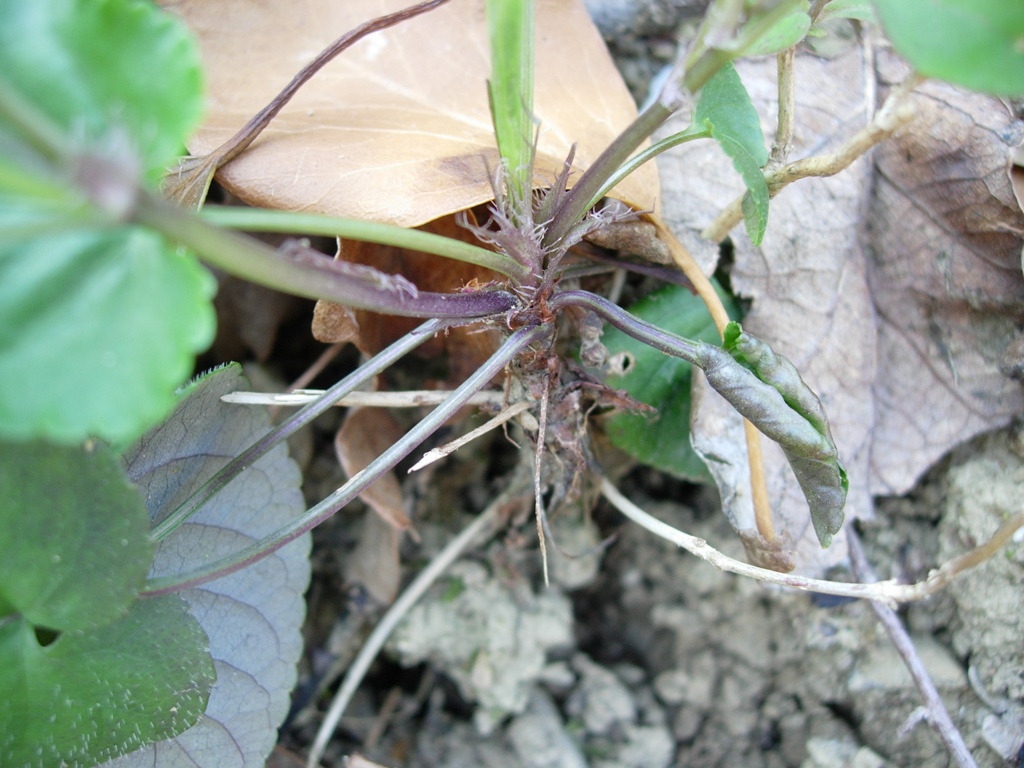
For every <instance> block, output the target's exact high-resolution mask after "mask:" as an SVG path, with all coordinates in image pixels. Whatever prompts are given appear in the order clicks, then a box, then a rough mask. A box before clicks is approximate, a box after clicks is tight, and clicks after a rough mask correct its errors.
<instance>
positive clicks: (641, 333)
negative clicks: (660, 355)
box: [548, 291, 702, 365]
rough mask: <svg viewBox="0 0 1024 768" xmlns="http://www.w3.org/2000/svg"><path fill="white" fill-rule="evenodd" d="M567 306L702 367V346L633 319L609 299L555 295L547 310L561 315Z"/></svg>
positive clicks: (573, 293) (571, 293)
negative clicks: (579, 308) (583, 310)
mask: <svg viewBox="0 0 1024 768" xmlns="http://www.w3.org/2000/svg"><path fill="white" fill-rule="evenodd" d="M568 306H575V307H583V308H584V309H589V310H590V311H591V312H593V313H594V314H596V315H597V316H598V317H601V318H603V319H604V320H605V321H606V322H607V323H609V324H611V325H613V326H614V327H616V328H618V329H619V330H620V331H622V332H623V333H625V334H628V335H629V336H632V337H633V338H634V339H636V340H637V341H642V342H643V343H644V344H647V345H648V346H650V347H654V348H655V349H657V350H659V351H661V352H664V353H665V354H666V355H672V357H679V358H682V359H683V360H685V361H686V362H688V363H692V364H694V365H701V363H702V358H701V357H700V356H699V353H698V349H699V347H700V345H698V344H697V343H695V342H693V341H690V340H689V339H684V338H682V337H681V336H676V335H675V334H672V333H667V332H666V331H663V330H661V329H660V328H659V327H658V326H656V325H652V324H651V323H648V322H647V321H645V320H641V319H640V318H638V317H634V316H633V315H631V314H630V313H629V312H627V311H626V310H624V309H623V308H622V307H620V306H618V305H617V304H613V303H612V302H610V301H608V299H605V298H602V297H601V296H598V295H597V294H594V293H591V292H590V291H562V292H561V293H558V294H555V296H554V297H553V298H552V299H551V300H550V301H549V302H548V308H549V309H550V310H551V311H552V312H558V310H560V309H562V308H563V307H568Z"/></svg>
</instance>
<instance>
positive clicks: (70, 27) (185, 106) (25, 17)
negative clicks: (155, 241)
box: [0, 0, 202, 183]
mask: <svg viewBox="0 0 1024 768" xmlns="http://www.w3.org/2000/svg"><path fill="white" fill-rule="evenodd" d="M0 18H2V19H3V24H0V72H2V73H3V77H4V78H5V79H6V80H7V81H8V82H9V83H10V84H11V85H13V86H14V88H15V89H16V90H17V91H19V92H20V93H21V94H22V96H24V97H25V98H28V99H31V101H32V102H33V103H34V104H35V105H36V107H37V108H39V109H41V110H42V111H43V112H44V113H45V114H46V115H47V116H49V117H50V118H51V119H52V120H53V121H54V122H55V123H56V124H57V125H58V126H60V127H61V128H63V129H64V130H65V131H66V132H67V135H68V136H70V137H73V138H74V140H75V141H78V142H81V143H85V144H92V143H95V142H97V141H98V142H99V144H100V145H101V146H103V145H106V148H107V149H108V150H110V151H117V152H123V151H125V150H130V151H131V152H132V153H133V154H135V155H137V157H138V160H139V162H140V165H141V169H142V170H143V171H144V172H145V175H146V177H147V179H148V180H149V181H150V182H152V183H155V182H157V181H158V180H159V179H160V177H161V176H162V175H163V172H164V170H165V169H166V168H167V167H168V166H169V165H170V164H171V162H172V161H173V160H174V159H175V158H176V157H177V156H178V155H180V154H181V150H182V147H183V144H184V139H185V138H186V136H188V134H189V133H191V132H192V131H193V130H194V129H195V128H196V127H197V126H198V124H199V118H200V116H201V114H202V76H201V67H200V59H199V52H198V48H197V46H196V44H195V43H194V42H193V40H192V38H191V36H190V35H189V33H188V32H187V30H186V28H185V26H184V25H183V24H182V23H181V22H180V21H178V20H177V19H176V18H175V17H173V16H171V15H170V14H168V13H166V12H164V11H162V10H160V9H159V8H156V7H155V6H154V5H153V4H152V3H148V2H140V1H139V0H35V1H34V2H24V1H23V0H0ZM114 144H116V146H114Z"/></svg>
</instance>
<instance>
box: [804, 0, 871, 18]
mask: <svg viewBox="0 0 1024 768" xmlns="http://www.w3.org/2000/svg"><path fill="white" fill-rule="evenodd" d="M829 19H856V20H857V21H863V22H867V23H870V22H873V21H875V12H874V10H873V8H872V7H871V0H831V2H829V3H827V4H826V5H825V7H824V8H822V9H821V13H819V14H818V18H817V19H816V20H815V24H822V23H823V22H825V21H828V20H829Z"/></svg>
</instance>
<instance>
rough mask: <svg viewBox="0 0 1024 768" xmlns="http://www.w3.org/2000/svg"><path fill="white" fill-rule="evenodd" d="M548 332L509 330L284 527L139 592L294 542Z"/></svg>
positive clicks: (227, 568) (225, 570)
mask: <svg viewBox="0 0 1024 768" xmlns="http://www.w3.org/2000/svg"><path fill="white" fill-rule="evenodd" d="M549 333H551V329H550V328H549V327H547V326H539V325H534V326H526V327H524V328H520V329H519V330H517V331H516V332H514V333H513V334H512V335H511V336H509V338H508V339H506V340H505V343H504V344H502V345H501V347H500V348H499V349H498V350H497V351H496V352H495V353H494V354H493V355H491V356H490V358H488V359H487V361H486V362H485V363H484V364H483V365H481V366H480V367H479V368H477V370H476V371H474V372H473V374H472V375H471V376H470V377H469V378H468V379H466V380H465V381H464V382H463V383H462V385H461V386H460V387H459V388H458V389H456V390H455V391H454V392H453V393H452V395H451V397H449V398H448V399H447V400H445V402H443V403H442V404H441V405H439V406H438V407H437V408H435V409H434V410H433V411H431V412H430V414H429V415H428V416H427V417H426V418H424V419H423V420H422V421H420V422H419V423H418V424H417V425H416V426H414V427H413V428H412V429H410V430H409V431H408V432H406V433H405V435H403V436H402V438H401V439H399V440H398V441H396V442H395V443H394V444H393V445H392V446H391V447H390V448H388V449H387V450H386V451H384V453H382V454H381V455H380V456H378V457H377V458H376V459H374V460H373V461H372V462H371V463H370V464H369V465H368V466H367V467H366V468H365V469H363V470H362V471H361V472H358V473H356V474H355V475H353V476H352V477H351V478H349V480H348V482H347V483H345V484H344V485H343V486H341V488H339V489H338V490H337V491H335V492H334V493H332V494H331V495H330V496H328V497H327V498H326V499H324V500H323V501H321V502H320V503H319V504H317V505H316V506H315V507H312V508H310V509H309V510H307V511H306V513H305V514H304V515H302V516H301V517H299V518H296V520H295V521H293V522H292V523H291V524H289V525H288V526H286V527H284V528H282V529H281V530H279V531H277V532H276V533H273V534H271V535H270V536H267V537H266V538H263V539H261V540H260V541H258V542H256V543H255V544H253V545H251V546H249V547H246V548H245V549H243V550H241V551H240V552H236V553H235V554H233V555H229V556H228V557H225V558H222V559H220V560H217V561H214V562H212V563H208V564H207V565H205V566H203V567H202V568H199V569H197V570H195V571H190V572H188V573H183V574H174V575H171V576H162V577H160V578H156V579H150V580H149V581H147V582H146V586H145V588H144V590H143V592H142V594H144V595H146V596H154V595H161V594H166V593H168V592H177V591H180V590H183V589H189V588H191V587H195V586H198V585H200V584H205V583H206V582H208V581H213V580H214V579H219V578H220V577H221V576H226V575H228V574H229V573H234V572H235V571H238V570H241V569H242V568H245V567H246V566H248V565H251V564H252V563H255V562H257V561H258V560H261V559H263V558H264V557H266V556H267V555H270V554H272V553H273V552H276V551H277V550H278V549H280V548H281V547H283V546H285V545H286V544H288V543H290V542H292V541H294V540H295V539H297V538H298V537H299V536H301V535H302V534H304V533H306V532H307V531H309V530H311V529H313V528H315V527H316V526H318V525H320V523H322V522H324V521H325V520H327V519H328V518H329V517H331V516H332V515H334V514H335V513H336V512H337V511H338V510H340V509H341V508H342V507H344V506H345V505H346V504H348V503H349V502H350V501H352V500H353V499H354V498H355V497H356V496H357V495H358V494H359V493H361V492H362V491H363V489H365V488H367V487H368V486H369V485H371V484H372V483H374V482H375V481H376V480H377V479H378V478H380V477H381V475H383V474H384V473H385V472H388V471H390V470H391V469H393V468H394V466H395V465H396V464H398V462H400V461H401V460H402V459H404V458H405V457H406V456H408V455H409V453H411V452H412V451H413V450H414V449H415V448H416V446H418V445H419V444H420V443H422V442H423V441H424V440H426V439H427V438H428V437H429V436H430V435H431V434H432V433H433V432H434V431H435V430H437V429H438V428H439V427H440V426H441V425H442V424H444V423H445V422H446V421H447V420H448V419H449V418H451V417H452V416H453V415H454V414H455V412H456V411H458V410H459V408H461V407H462V406H463V405H465V404H466V401H467V400H468V399H469V398H470V397H471V396H472V395H473V394H474V393H476V392H478V391H480V390H481V389H483V388H484V387H486V386H487V384H488V383H489V382H490V381H491V379H493V378H494V377H495V376H497V375H498V374H499V373H501V371H502V370H503V369H504V368H505V366H506V365H508V364H509V363H510V362H511V361H512V360H514V359H515V358H516V356H517V355H519V353H520V352H522V351H523V349H525V348H526V347H528V346H529V345H531V344H533V343H535V342H537V341H539V340H540V339H542V338H544V337H545V336H546V335H548V334H549Z"/></svg>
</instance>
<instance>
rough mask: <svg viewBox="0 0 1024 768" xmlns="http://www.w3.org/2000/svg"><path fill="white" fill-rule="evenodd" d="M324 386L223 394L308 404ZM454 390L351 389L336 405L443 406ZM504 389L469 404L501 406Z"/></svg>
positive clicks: (229, 399)
mask: <svg viewBox="0 0 1024 768" xmlns="http://www.w3.org/2000/svg"><path fill="white" fill-rule="evenodd" d="M323 393H324V390H322V389H297V390H295V391H294V392H229V393H228V394H226V395H222V396H221V400H222V401H223V402H225V403H236V404H239V405H278V406H284V405H295V406H298V405H305V404H306V403H311V402H313V401H314V400H316V399H317V398H319V397H320V396H321V395H323ZM451 394H452V393H451V390H444V389H411V390H408V391H404V392H350V393H349V394H347V395H345V396H344V397H343V398H341V399H340V400H338V402H337V403H335V405H337V406H340V407H353V406H357V405H363V406H367V407H370V408H419V407H420V406H426V405H440V404H441V403H443V402H444V401H445V400H447V399H448V398H449V397H450V396H451ZM503 398H504V395H503V394H502V393H501V392H488V391H484V392H477V393H475V394H474V395H473V396H472V397H470V398H469V399H468V400H467V401H466V405H498V406H500V405H502V401H503Z"/></svg>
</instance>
